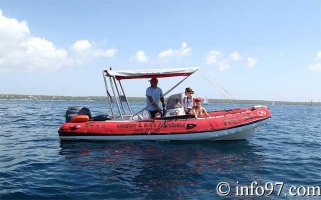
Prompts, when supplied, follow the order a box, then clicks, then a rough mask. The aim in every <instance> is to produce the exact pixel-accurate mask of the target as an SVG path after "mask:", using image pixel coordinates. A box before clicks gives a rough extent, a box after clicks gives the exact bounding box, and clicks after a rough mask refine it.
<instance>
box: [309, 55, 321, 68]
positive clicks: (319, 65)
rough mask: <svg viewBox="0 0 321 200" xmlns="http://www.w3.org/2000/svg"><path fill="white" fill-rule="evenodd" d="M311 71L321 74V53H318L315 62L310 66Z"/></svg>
mask: <svg viewBox="0 0 321 200" xmlns="http://www.w3.org/2000/svg"><path fill="white" fill-rule="evenodd" d="M309 69H310V70H311V71H317V72H321V51H319V52H318V53H317V55H316V58H315V62H314V63H312V64H310V66H309Z"/></svg>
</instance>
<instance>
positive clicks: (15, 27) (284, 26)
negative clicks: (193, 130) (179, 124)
mask: <svg viewBox="0 0 321 200" xmlns="http://www.w3.org/2000/svg"><path fill="white" fill-rule="evenodd" d="M110 67H111V68H112V69H113V70H115V71H117V70H134V69H166V68H184V67H201V69H200V70H198V71H197V72H196V73H194V74H193V75H191V76H190V77H189V78H188V79H186V80H185V81H184V82H183V83H182V84H181V85H180V86H178V87H177V88H176V89H175V90H174V91H173V92H172V93H179V92H184V89H185V88H186V87H191V88H193V90H194V91H195V95H196V96H201V97H205V96H207V97H208V98H215V99H224V98H236V99H251V100H271V101H273V100H274V101H278V100H279V101H311V100H313V101H321V1H320V0H305V1H296V0H261V1H254V0H239V1H237V0H213V1H210V0H208V1H206V0H197V1H175V0H174V1H172V0H171V1H160V0H159V1H155V0H154V1H147V0H141V1H135V0H133V1H128V0H118V1H107V0H99V1H98V0H93V1H89V0H88V1H86V0H81V1H76V0H66V1H62V0H55V1H54V0H46V1H40V0H32V1H30V0H21V1H17V0H1V1H0V94H28V95H62V96H105V95H106V91H105V85H104V80H103V76H102V71H103V70H105V69H109V68H110ZM180 80H181V78H166V79H159V85H158V86H159V87H161V88H162V90H163V92H164V93H165V92H166V91H167V90H169V89H170V88H171V86H173V85H175V84H176V83H178V82H179V81H180ZM122 84H123V87H124V89H125V92H126V95H127V96H129V97H143V96H145V92H146V88H147V87H148V86H149V82H148V80H147V79H142V80H124V81H123V82H122ZM225 91H227V92H228V94H227V93H226V92H225ZM231 96H232V97H231Z"/></svg>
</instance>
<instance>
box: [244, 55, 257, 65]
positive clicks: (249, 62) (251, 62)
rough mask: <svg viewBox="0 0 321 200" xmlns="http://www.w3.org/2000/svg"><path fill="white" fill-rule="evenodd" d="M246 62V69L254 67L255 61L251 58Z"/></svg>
mask: <svg viewBox="0 0 321 200" xmlns="http://www.w3.org/2000/svg"><path fill="white" fill-rule="evenodd" d="M246 61H247V63H246V66H248V67H254V66H255V65H256V63H257V59H256V58H251V57H249V58H247V60H246Z"/></svg>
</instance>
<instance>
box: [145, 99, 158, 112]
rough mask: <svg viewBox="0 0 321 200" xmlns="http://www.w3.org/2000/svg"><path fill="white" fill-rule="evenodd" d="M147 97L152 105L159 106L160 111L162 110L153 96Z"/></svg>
mask: <svg viewBox="0 0 321 200" xmlns="http://www.w3.org/2000/svg"><path fill="white" fill-rule="evenodd" d="M147 98H148V100H149V102H150V104H151V105H153V106H155V107H156V108H157V110H159V111H160V110H161V109H160V107H159V106H158V105H157V103H155V101H154V99H153V97H152V96H147Z"/></svg>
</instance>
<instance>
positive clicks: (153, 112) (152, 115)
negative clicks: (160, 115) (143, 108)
mask: <svg viewBox="0 0 321 200" xmlns="http://www.w3.org/2000/svg"><path fill="white" fill-rule="evenodd" d="M157 112H158V110H153V111H150V110H149V114H150V117H151V118H155V115H156V113H157Z"/></svg>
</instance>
